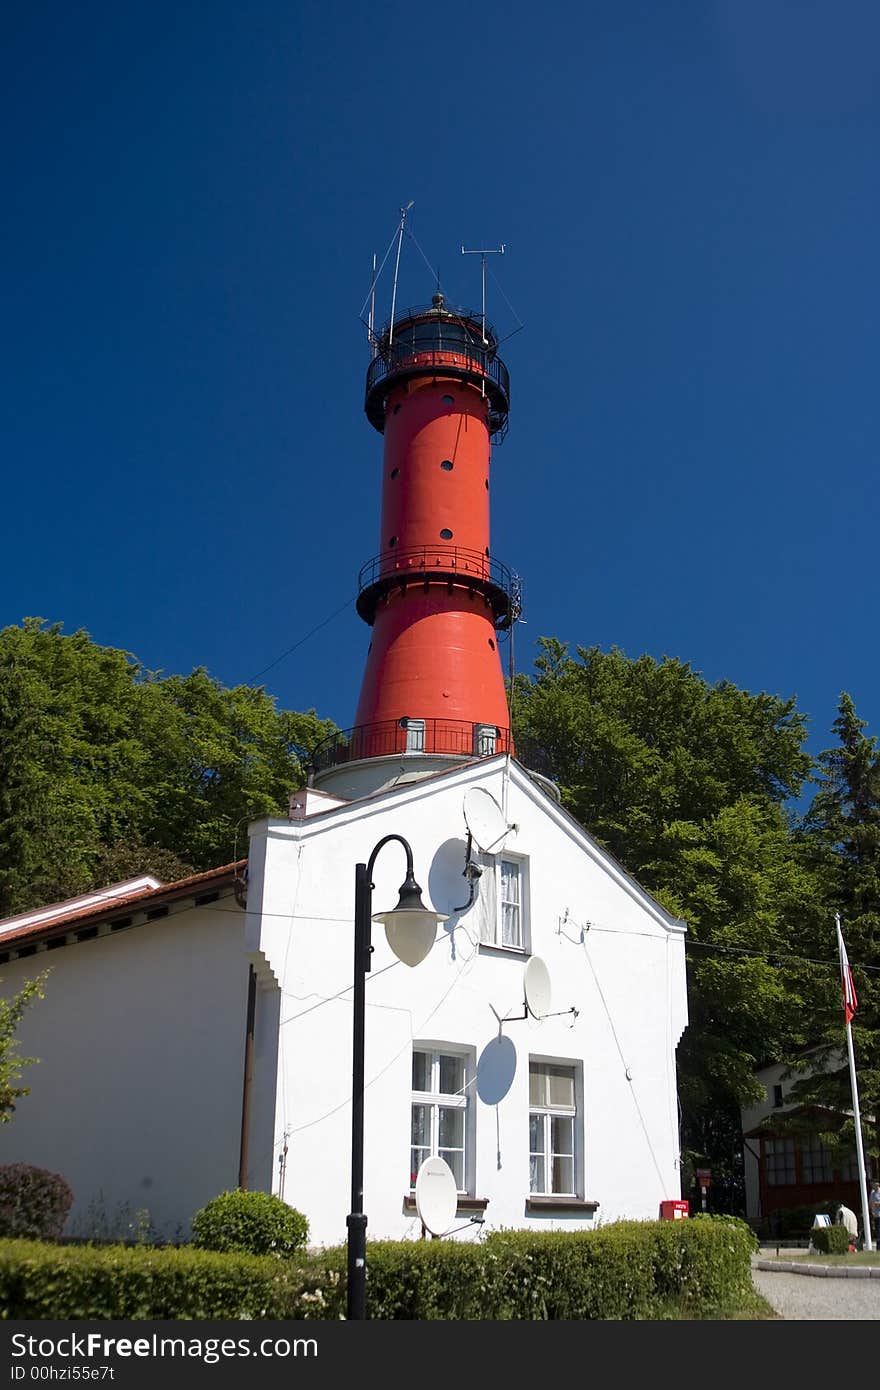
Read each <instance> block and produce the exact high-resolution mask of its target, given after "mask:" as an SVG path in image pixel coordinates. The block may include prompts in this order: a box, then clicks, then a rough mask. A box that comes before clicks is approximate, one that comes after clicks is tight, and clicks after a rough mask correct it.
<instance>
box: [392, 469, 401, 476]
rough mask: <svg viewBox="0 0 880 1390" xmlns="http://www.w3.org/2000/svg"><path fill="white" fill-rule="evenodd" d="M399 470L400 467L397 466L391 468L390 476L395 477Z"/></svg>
mask: <svg viewBox="0 0 880 1390" xmlns="http://www.w3.org/2000/svg"><path fill="white" fill-rule="evenodd" d="M399 472H400V469H399V468H392V470H391V476H392V478H396V477H397V475H398V474H399Z"/></svg>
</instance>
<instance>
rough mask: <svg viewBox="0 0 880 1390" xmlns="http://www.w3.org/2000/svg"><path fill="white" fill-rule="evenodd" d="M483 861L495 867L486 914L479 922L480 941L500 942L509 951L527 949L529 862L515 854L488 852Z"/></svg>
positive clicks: (486, 944)
mask: <svg viewBox="0 0 880 1390" xmlns="http://www.w3.org/2000/svg"><path fill="white" fill-rule="evenodd" d="M483 862H484V864H486V865H487V867H492V869H493V872H492V874H491V876H489V883H490V889H489V892H488V893H487V895H486V897H485V900H484V901H485V915H484V916H483V918H482V920H481V922H480V941H481V943H482V945H484V946H500V947H502V948H503V949H504V950H508V951H528V950H529V949H530V943H529V863H528V860H527V859H523V858H515V857H514V856H513V855H498V856H497V857H495V856H494V855H486V856H484V857H483Z"/></svg>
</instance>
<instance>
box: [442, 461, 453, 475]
mask: <svg viewBox="0 0 880 1390" xmlns="http://www.w3.org/2000/svg"><path fill="white" fill-rule="evenodd" d="M440 467H441V468H442V469H443V470H444V472H446V473H451V472H452V459H444V460H443V462H442V463H441V465H440Z"/></svg>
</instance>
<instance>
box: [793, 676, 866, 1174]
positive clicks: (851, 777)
mask: <svg viewBox="0 0 880 1390" xmlns="http://www.w3.org/2000/svg"><path fill="white" fill-rule="evenodd" d="M865 727H866V725H865V721H864V720H862V719H859V718H858V716H857V714H856V711H855V706H854V704H853V701H852V699H851V698H850V696H849V695H848V694H847V693H846V692H844V693H843V694H842V695H841V697H840V702H839V705H838V717H837V719H836V720H835V722H834V731H835V733H836V735H837V740H838V742H837V744H836V746H835V747H833V748H829V749H827V750H826V751H825V752H824V753H822V754H821V755H820V758H819V768H820V778H819V791H818V793H817V795H816V797H815V800H814V802H813V805H812V806H811V808H810V811H809V814H808V816H807V818H806V822H805V827H804V844H805V850H804V852H805V854H809V855H810V857H811V859H812V863H813V865H814V868H815V871H816V873H817V874H819V875H821V877H822V879H823V882H824V896H825V899H826V901H827V902H828V904H829V912H839V913H840V915H841V927H842V930H843V936H844V940H845V942H846V949H847V955H848V957H849V961H850V966H851V968H852V972H853V981H854V983H855V987H856V993H857V995H858V1000H859V1007H858V1011H857V1013H856V1016H855V1018H854V1020H853V1026H852V1033H853V1044H854V1048H855V1055H856V1065H857V1067H858V1079H859V1101H860V1108H861V1112H862V1120H863V1125H864V1126H865V1144H866V1148H868V1150H869V1151H873V1153H875V1154H877V1153H880V753H878V751H877V739H876V737H868V736H867V735H866V734H865V732H864V730H865ZM825 941H826V942H827V943H828V945H831V947H832V950H833V949H834V946H836V942H835V939H834V929H833V923H832V925H831V927H830V929H829V930H827V931H826V935H825ZM825 951H826V952H827V946H825ZM813 1026H814V1030H815V1034H814V1041H815V1042H816V1044H817V1048H818V1050H817V1053H816V1060H817V1061H819V1060H823V1059H824V1061H825V1063H826V1066H827V1070H825V1071H824V1072H823V1071H818V1070H817V1071H816V1073H815V1074H814V1075H813V1076H812V1077H807V1078H805V1079H803V1080H801V1081H798V1082H797V1083H796V1085H795V1086H794V1087H792V1096H793V1097H794V1098H795V1099H797V1100H798V1101H800V1102H801V1103H802V1104H807V1105H809V1104H812V1105H815V1106H820V1107H824V1108H825V1111H826V1115H827V1116H828V1123H827V1128H828V1129H829V1131H831V1132H830V1133H829V1135H828V1142H829V1143H831V1144H832V1145H833V1146H834V1147H835V1149H836V1151H838V1152H840V1153H845V1152H847V1151H849V1152H851V1151H852V1148H853V1146H854V1140H855V1131H854V1126H853V1122H852V1120H851V1119H849V1118H844V1119H843V1123H838V1117H840V1116H845V1115H846V1113H847V1112H851V1110H852V1094H851V1087H850V1077H849V1068H848V1066H847V1065H846V1062H845V1058H844V1056H843V1052H842V1042H843V1038H842V1034H843V1011H842V1001H841V991H840V982H839V976H837V975H836V973H834V974H832V975H831V976H830V978H828V979H827V980H826V987H825V989H824V990H823V992H822V994H821V996H820V998H819V1001H818V1005H817V1008H816V1011H815V1017H814V1021H813ZM871 1116H873V1127H872V1126H871V1120H870V1118H869V1117H871Z"/></svg>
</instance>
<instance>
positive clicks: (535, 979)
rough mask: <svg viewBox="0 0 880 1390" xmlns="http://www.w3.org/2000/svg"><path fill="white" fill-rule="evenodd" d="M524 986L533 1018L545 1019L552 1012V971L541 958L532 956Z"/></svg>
mask: <svg viewBox="0 0 880 1390" xmlns="http://www.w3.org/2000/svg"><path fill="white" fill-rule="evenodd" d="M523 986H524V989H525V996H526V1008H527V1009H528V1011H529V1013H530V1014H531V1015H532V1018H544V1017H545V1016H546V1015H547V1014H549V1012H550V996H551V988H550V971H549V970H548V969H547V967H546V965H545V964H544V962H543V961H542V959H541V957H540V956H532V958H531V960H530V961H529V963H528V965H527V966H526V969H525V975H524V977H523Z"/></svg>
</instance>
